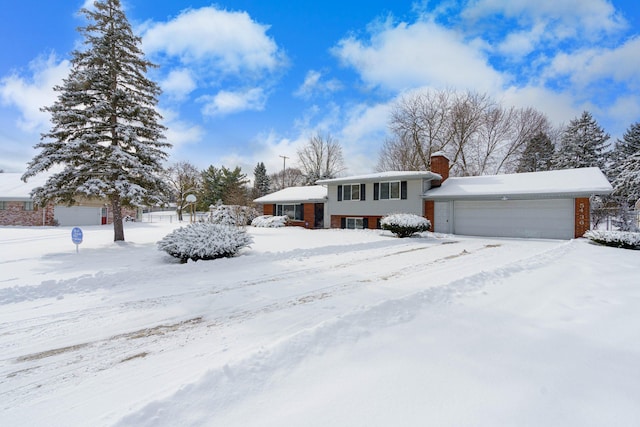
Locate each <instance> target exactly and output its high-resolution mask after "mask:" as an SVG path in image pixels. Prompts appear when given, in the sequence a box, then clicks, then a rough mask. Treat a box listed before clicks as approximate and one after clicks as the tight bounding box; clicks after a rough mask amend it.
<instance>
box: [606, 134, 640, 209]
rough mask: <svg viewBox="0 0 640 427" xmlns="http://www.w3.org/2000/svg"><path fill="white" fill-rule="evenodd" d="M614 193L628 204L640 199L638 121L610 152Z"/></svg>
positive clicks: (639, 137) (639, 136) (639, 135)
mask: <svg viewBox="0 0 640 427" xmlns="http://www.w3.org/2000/svg"><path fill="white" fill-rule="evenodd" d="M611 158H612V161H613V165H612V167H611V175H612V176H611V177H610V178H611V179H612V180H613V185H614V194H615V195H617V196H620V197H622V198H623V199H624V200H625V201H626V203H628V204H629V205H631V204H633V203H635V202H636V201H637V200H638V199H640V122H638V123H635V124H633V125H631V126H630V127H629V129H627V131H626V132H625V134H624V135H623V136H622V140H618V141H617V142H616V146H615V149H614V151H613V153H612V156H611Z"/></svg>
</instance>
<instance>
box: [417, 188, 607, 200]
mask: <svg viewBox="0 0 640 427" xmlns="http://www.w3.org/2000/svg"><path fill="white" fill-rule="evenodd" d="M612 192H613V190H584V191H569V192H557V193H549V192H546V193H500V194H498V193H496V194H460V195H450V194H442V195H439V194H429V192H427V193H425V194H423V195H422V198H423V199H424V200H434V201H449V200H532V199H574V198H578V197H591V196H601V195H608V194H611V193H612Z"/></svg>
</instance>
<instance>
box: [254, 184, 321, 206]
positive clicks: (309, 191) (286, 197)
mask: <svg viewBox="0 0 640 427" xmlns="http://www.w3.org/2000/svg"><path fill="white" fill-rule="evenodd" d="M326 200H327V187H325V186H324V185H311V186H307V187H288V188H285V189H283V190H280V191H276V192H275V193H271V194H267V195H266V196H262V197H258V198H257V199H255V200H254V202H256V203H283V202H288V203H308V202H325V201H326Z"/></svg>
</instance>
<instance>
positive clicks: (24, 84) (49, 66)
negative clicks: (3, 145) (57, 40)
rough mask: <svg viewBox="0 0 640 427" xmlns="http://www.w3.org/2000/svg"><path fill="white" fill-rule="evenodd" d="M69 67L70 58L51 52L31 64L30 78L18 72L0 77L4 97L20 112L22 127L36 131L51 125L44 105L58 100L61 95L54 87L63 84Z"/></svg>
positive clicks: (19, 123) (20, 124)
mask: <svg viewBox="0 0 640 427" xmlns="http://www.w3.org/2000/svg"><path fill="white" fill-rule="evenodd" d="M69 70H70V64H69V61H67V60H58V59H57V58H56V56H55V55H54V54H51V55H49V56H48V57H40V58H37V59H36V60H34V61H32V62H31V63H30V64H29V71H30V74H31V75H30V76H29V77H23V76H20V75H18V74H17V73H14V74H12V75H10V76H8V77H4V78H2V80H0V100H1V101H2V103H3V104H4V105H11V106H14V107H16V108H17V109H18V110H19V111H20V115H21V117H20V119H19V121H18V123H17V125H18V127H20V128H21V129H23V130H25V131H27V132H35V131H41V130H44V129H45V128H46V127H47V126H48V125H49V113H44V112H42V111H40V108H42V107H45V106H50V105H52V104H53V103H54V101H55V100H56V96H57V94H56V92H55V91H54V90H53V87H54V86H55V85H60V84H62V80H63V79H64V78H65V77H66V76H67V75H68V74H69Z"/></svg>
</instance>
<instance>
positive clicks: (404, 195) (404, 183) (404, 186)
mask: <svg viewBox="0 0 640 427" xmlns="http://www.w3.org/2000/svg"><path fill="white" fill-rule="evenodd" d="M400 198H401V199H402V200H405V199H406V198H407V181H402V182H401V183H400Z"/></svg>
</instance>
